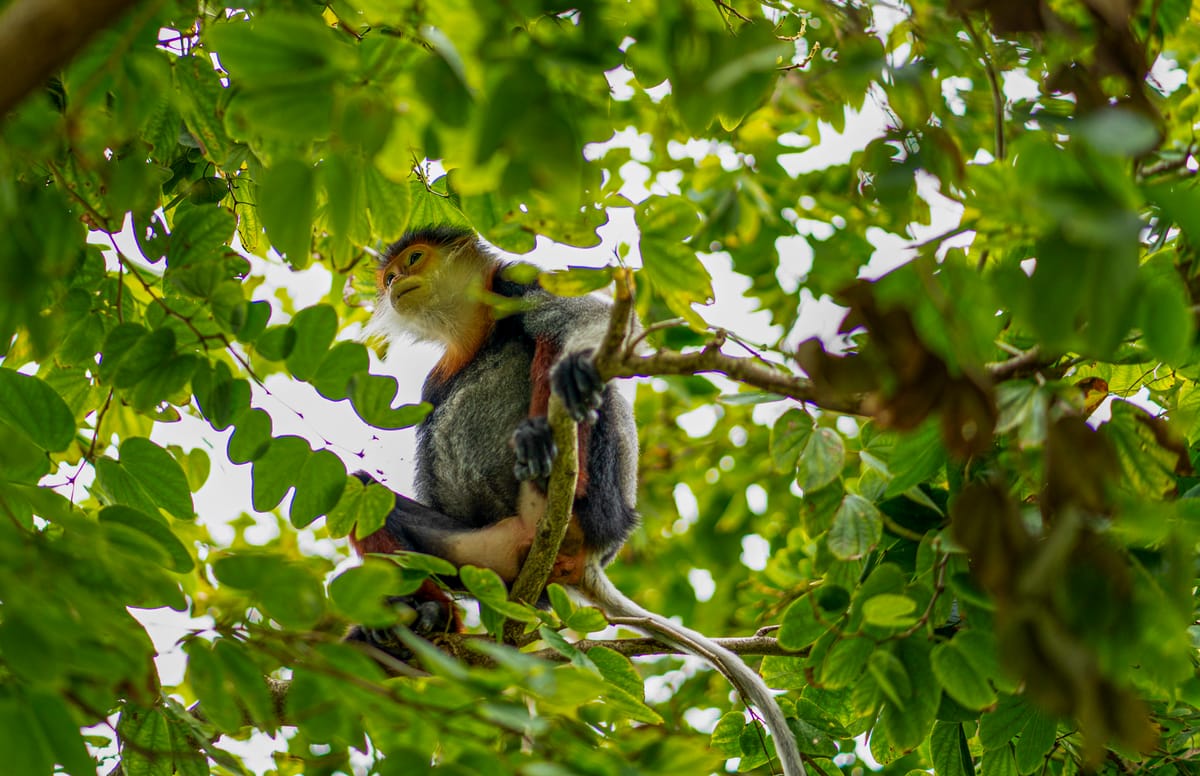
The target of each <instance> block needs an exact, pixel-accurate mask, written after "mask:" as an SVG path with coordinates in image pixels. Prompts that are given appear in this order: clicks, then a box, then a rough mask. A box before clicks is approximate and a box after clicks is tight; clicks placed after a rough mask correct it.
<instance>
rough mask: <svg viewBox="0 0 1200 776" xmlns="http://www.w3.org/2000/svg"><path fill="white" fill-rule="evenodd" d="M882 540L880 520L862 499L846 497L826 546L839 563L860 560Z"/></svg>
mask: <svg viewBox="0 0 1200 776" xmlns="http://www.w3.org/2000/svg"><path fill="white" fill-rule="evenodd" d="M882 536H883V516H882V515H881V514H880V513H879V510H878V509H876V507H875V505H874V504H872V503H871V502H870V501H867V500H866V499H865V498H863V497H862V496H856V495H854V494H852V493H851V494H847V495H846V497H845V498H844V499H842V504H841V506H839V507H838V509H837V512H835V513H834V515H833V525H832V526H830V528H829V538H828V544H829V549H830V551H831V552H832V553H833V554H834V556H835V557H837V558H840V559H842V560H854V559H856V558H861V557H863V556H864V555H866V554H867V553H868V552H870V551H871V550H873V549H874V548H875V545H877V544H878V543H879V540H880V538H881V537H882Z"/></svg>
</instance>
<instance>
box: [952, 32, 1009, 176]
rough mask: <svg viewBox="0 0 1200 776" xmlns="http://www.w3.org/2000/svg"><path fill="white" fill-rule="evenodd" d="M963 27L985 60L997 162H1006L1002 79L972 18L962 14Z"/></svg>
mask: <svg viewBox="0 0 1200 776" xmlns="http://www.w3.org/2000/svg"><path fill="white" fill-rule="evenodd" d="M960 18H961V19H962V22H963V26H964V27H966V28H967V35H969V36H970V37H971V41H972V42H973V43H974V44H975V47H976V48H978V49H979V58H980V59H981V60H983V69H984V72H986V73H987V77H988V83H989V84H990V85H991V89H992V110H993V113H994V118H995V120H996V148H995V151H996V161H997V162H1002V161H1004V156H1005V153H1006V151H1005V141H1004V92H1003V91H1002V90H1001V88H1000V79H999V78H998V77H997V75H996V66H995V65H994V64H993V63H992V56H991V53H990V52H989V51H988V49H987V46H986V45H985V44H984V41H983V38H982V37H980V35H979V33H978V32H977V31H976V29H975V25H974V24H972V23H971V18H970V17H969V16H968V15H967V14H966V13H963V14H960Z"/></svg>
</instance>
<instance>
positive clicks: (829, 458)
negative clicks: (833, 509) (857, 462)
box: [796, 428, 846, 493]
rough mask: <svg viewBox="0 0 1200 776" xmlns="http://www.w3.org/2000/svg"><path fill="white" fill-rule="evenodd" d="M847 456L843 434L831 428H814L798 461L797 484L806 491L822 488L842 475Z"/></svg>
mask: <svg viewBox="0 0 1200 776" xmlns="http://www.w3.org/2000/svg"><path fill="white" fill-rule="evenodd" d="M845 458H846V446H845V444H844V443H843V442H842V436H841V434H839V433H838V432H836V431H834V430H833V429H830V428H818V429H816V430H814V431H813V433H812V435H811V436H810V437H809V438H808V441H807V443H806V444H805V445H804V450H803V451H802V452H801V453H800V458H799V460H798V461H797V467H798V468H797V472H796V484H797V485H799V486H800V488H801V489H802V490H803V491H804V492H805V493H810V492H812V491H816V490H820V489H821V488H823V487H825V486H826V485H828V484H830V483H831V482H833V481H835V480H836V479H837V478H838V477H839V476H840V475H841V473H842V465H843V464H844V463H845Z"/></svg>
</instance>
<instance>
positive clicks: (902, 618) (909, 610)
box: [863, 593, 917, 628]
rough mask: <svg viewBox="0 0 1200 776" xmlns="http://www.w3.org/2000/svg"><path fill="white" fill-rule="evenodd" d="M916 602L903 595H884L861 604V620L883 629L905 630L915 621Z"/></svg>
mask: <svg viewBox="0 0 1200 776" xmlns="http://www.w3.org/2000/svg"><path fill="white" fill-rule="evenodd" d="M916 611H917V602H916V601H914V600H912V599H911V598H909V597H908V596H904V595H896V594H894V593H884V594H882V595H877V596H872V597H871V598H868V599H867V600H866V601H865V602H863V619H864V620H865V621H866V622H867V623H868V624H870V625H878V626H880V627H883V628H907V627H909V626H910V625H912V624H913V623H915V622H916V621H917V617H916Z"/></svg>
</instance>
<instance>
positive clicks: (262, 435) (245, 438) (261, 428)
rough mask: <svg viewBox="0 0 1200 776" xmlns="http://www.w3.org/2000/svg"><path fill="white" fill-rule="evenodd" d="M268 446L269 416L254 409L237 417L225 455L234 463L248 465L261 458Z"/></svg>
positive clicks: (269, 441) (269, 433) (269, 444)
mask: <svg viewBox="0 0 1200 776" xmlns="http://www.w3.org/2000/svg"><path fill="white" fill-rule="evenodd" d="M270 446H271V416H270V415H268V414H267V413H266V412H265V411H264V410H260V409H256V408H255V409H250V410H247V411H246V412H243V413H242V414H241V415H238V418H237V423H236V425H235V426H234V429H233V433H232V434H231V435H230V436H229V446H228V448H227V450H226V454H227V455H228V456H229V460H230V461H233V462H234V463H250V462H251V461H257V460H258V459H259V458H261V457H262V456H263V454H264V453H266V452H267V449H268V448H269V447H270Z"/></svg>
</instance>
